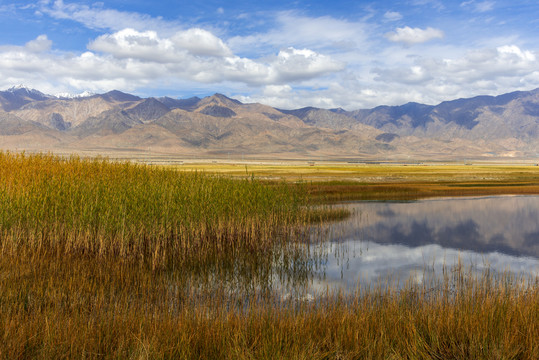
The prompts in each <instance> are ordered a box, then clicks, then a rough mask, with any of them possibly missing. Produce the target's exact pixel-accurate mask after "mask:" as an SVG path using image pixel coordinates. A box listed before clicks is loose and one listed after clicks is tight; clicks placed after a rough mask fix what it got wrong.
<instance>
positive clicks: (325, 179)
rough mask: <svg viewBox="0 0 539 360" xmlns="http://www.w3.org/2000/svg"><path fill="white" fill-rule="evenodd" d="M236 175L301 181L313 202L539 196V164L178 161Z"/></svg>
mask: <svg viewBox="0 0 539 360" xmlns="http://www.w3.org/2000/svg"><path fill="white" fill-rule="evenodd" d="M172 166H173V167H175V168H177V169H180V170H184V171H193V170H197V171H204V172H207V173H212V174H222V175H228V176H234V177H245V176H246V174H248V175H249V176H252V175H254V176H256V177H257V178H259V179H265V180H267V181H269V182H272V181H276V180H277V181H282V180H286V181H292V182H293V181H301V182H303V183H304V184H305V186H306V187H307V189H308V192H309V195H310V198H311V200H318V201H322V202H327V201H347V200H416V199H421V198H428V197H438V196H478V195H531V194H539V167H538V166H535V164H531V163H530V164H517V165H510V164H488V163H485V164H477V165H464V164H457V163H449V164H415V165H414V164H381V165H380V164H350V163H343V162H341V163H324V162H321V163H311V164H310V165H309V164H307V163H301V162H281V163H275V162H268V163H260V162H259V163H244V164H240V163H236V164H234V163H226V162H220V163H217V162H205V163H185V164H183V165H172Z"/></svg>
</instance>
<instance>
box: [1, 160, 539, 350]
mask: <svg viewBox="0 0 539 360" xmlns="http://www.w3.org/2000/svg"><path fill="white" fill-rule="evenodd" d="M309 192H310V190H309V188H308V186H305V184H302V183H299V184H296V183H292V182H282V181H279V182H272V183H267V182H265V181H261V180H258V179H257V178H256V177H246V178H244V179H232V178H230V177H225V176H222V175H221V176H220V175H211V174H207V173H202V172H189V171H188V172H178V171H176V170H174V169H170V168H169V169H167V168H158V167H151V166H145V165H134V164H130V163H112V162H109V161H107V160H104V159H94V160H83V159H80V158H76V157H72V158H68V159H66V158H57V157H54V156H49V155H32V156H27V155H24V154H19V155H15V154H11V153H0V357H2V358H6V359H8V358H9V359H16V358H49V359H59V358H83V357H84V358H157V359H160V358H163V359H167V358H168V359H176V358H185V359H193V358H212V359H213V358H216V359H218V358H224V359H237V358H245V359H247V358H256V359H264V358H273V359H280V358H298V359H299V358H522V359H534V358H537V357H539V340H538V336H537V334H538V333H539V280H538V279H537V278H530V277H523V276H519V275H514V274H511V273H503V274H493V273H484V274H481V275H480V276H475V275H473V274H471V273H470V272H469V271H468V270H467V269H466V267H465V266H463V265H462V264H460V265H458V266H457V267H454V268H448V269H445V270H444V274H443V276H442V277H438V278H435V279H432V280H431V281H424V282H422V283H421V284H417V283H415V282H410V283H408V285H407V286H405V287H402V288H394V287H392V286H384V284H382V283H379V284H371V285H369V287H368V288H367V289H366V288H364V287H358V289H357V290H356V291H353V292H350V293H346V294H344V293H338V292H332V291H329V290H328V291H327V292H326V293H325V294H323V295H320V296H318V297H316V298H314V299H306V298H302V297H285V296H283V293H282V292H281V291H280V289H279V288H277V287H276V286H275V284H276V279H280V281H281V283H282V282H288V283H289V284H291V286H293V287H296V286H301V284H304V283H306V282H309V281H311V276H312V268H313V266H316V259H315V260H314V261H313V259H312V258H310V257H309V256H308V254H309V252H308V251H305V249H308V247H309V245H310V242H312V241H323V239H317V238H316V237H314V238H313V236H312V231H313V228H317V227H319V229H321V228H322V227H323V225H322V224H323V223H324V222H325V221H326V220H328V219H335V218H340V217H343V216H346V213H343V212H342V211H339V210H336V209H327V208H321V209H320V208H318V207H316V208H314V207H313V206H312V205H313V203H314V202H313V201H312V198H311V195H310V194H309ZM316 203H318V202H316ZM319 233H320V234H323V231H319Z"/></svg>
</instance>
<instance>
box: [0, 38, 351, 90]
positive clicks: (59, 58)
mask: <svg viewBox="0 0 539 360" xmlns="http://www.w3.org/2000/svg"><path fill="white" fill-rule="evenodd" d="M50 46H51V41H50V40H48V38H47V37H46V36H45V35H41V36H39V37H38V38H37V39H35V40H32V41H30V42H28V43H27V44H26V45H25V46H8V47H5V46H4V47H0V78H1V79H3V81H0V84H1V83H2V82H7V81H9V82H11V83H13V82H16V83H25V84H29V85H32V84H42V83H43V82H44V79H51V80H50V83H55V84H58V85H59V88H57V89H55V90H54V92H59V91H71V90H92V91H94V92H98V91H107V90H110V89H112V88H118V89H122V90H133V89H137V88H140V87H147V86H150V87H153V86H155V87H158V86H160V84H163V83H174V84H181V83H182V82H195V83H206V84H213V86H215V84H218V83H223V82H229V83H230V82H232V83H237V84H239V85H240V86H265V85H283V84H288V83H301V82H304V81H309V80H312V79H314V78H318V77H321V76H325V75H328V74H331V73H334V72H337V71H340V70H341V69H343V67H344V64H343V63H341V62H338V61H335V60H334V59H332V58H331V57H329V56H326V55H323V54H320V53H317V52H315V51H312V50H309V49H295V48H287V49H284V50H281V51H280V52H279V53H277V54H275V55H273V56H271V57H267V58H265V59H249V58H245V57H239V56H236V55H234V54H232V52H231V51H230V50H229V49H228V48H227V47H226V45H225V44H224V43H223V41H222V40H220V39H219V38H217V37H215V36H214V35H213V34H211V33H209V32H207V31H204V30H201V29H197V28H195V29H190V30H187V31H182V32H178V33H176V34H174V35H173V36H171V37H169V38H167V37H160V36H159V35H158V34H157V33H156V32H154V31H144V32H140V31H136V30H133V29H123V30H121V31H118V32H115V33H112V34H107V35H102V36H99V37H98V38H96V39H95V40H94V41H92V42H91V43H90V44H89V45H88V48H89V50H90V51H86V52H84V53H82V54H80V55H76V54H71V53H63V52H59V51H47V50H49V49H50ZM5 85H6V86H8V85H9V83H7V84H5ZM41 86H42V85H41ZM49 87H50V85H49ZM40 88H42V87H40ZM46 88H47V87H45V88H44V89H45V90H46ZM73 88H74V89H73Z"/></svg>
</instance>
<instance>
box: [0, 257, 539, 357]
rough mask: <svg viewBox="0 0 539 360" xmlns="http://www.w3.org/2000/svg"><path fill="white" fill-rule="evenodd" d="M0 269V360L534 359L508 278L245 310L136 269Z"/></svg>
mask: <svg viewBox="0 0 539 360" xmlns="http://www.w3.org/2000/svg"><path fill="white" fill-rule="evenodd" d="M96 265H97V266H96ZM0 266H1V270H2V277H1V278H0V287H1V289H2V292H1V294H0V345H1V346H0V358H4V359H25V358H43V359H62V358H95V359H113V358H116V359H118V358H121V359H129V358H137V359H139V358H142V359H285V358H286V359H362V358H364V359H388V358H389V359H409V358H413V359H416V358H417V359H419V358H423V359H537V358H538V356H539V337H538V334H539V290H538V289H539V284H538V283H537V280H536V281H535V282H533V280H530V279H522V278H519V277H516V276H513V275H509V274H501V275H495V274H487V275H485V276H483V277H481V276H479V277H471V276H468V275H467V273H466V272H455V271H450V272H448V276H446V277H445V278H444V277H442V278H440V279H439V280H438V282H437V283H436V284H434V286H433V283H432V282H429V283H426V284H425V285H423V284H422V285H413V284H410V286H408V287H404V288H403V289H400V290H398V289H396V288H391V287H389V288H388V287H385V286H383V285H384V284H381V285H380V284H379V285H373V286H372V287H371V288H370V289H369V290H363V291H362V292H359V291H358V292H356V293H353V294H337V293H333V294H323V295H321V296H320V297H317V298H315V299H314V301H303V300H293V299H291V300H282V299H281V298H279V297H278V296H274V297H263V298H260V299H259V301H249V300H248V299H247V298H246V297H243V296H240V295H237V294H229V293H227V292H226V291H225V290H224V289H219V288H215V289H212V291H208V292H207V293H204V294H201V293H197V292H194V291H192V290H190V289H189V288H188V287H182V284H183V283H184V282H185V281H186V279H185V276H184V275H182V274H179V273H178V272H175V273H167V272H163V271H158V272H155V271H144V270H143V269H141V268H140V267H139V266H136V265H133V264H130V265H128V264H125V263H118V262H110V261H106V262H102V263H100V264H95V260H94V261H90V259H86V260H83V261H79V262H73V261H69V260H67V259H66V260H59V259H56V258H55V260H54V261H47V259H40V261H38V262H37V263H36V262H31V261H29V260H25V259H21V258H18V259H17V261H13V259H9V258H8V259H6V258H5V257H4V258H2V261H1V264H0Z"/></svg>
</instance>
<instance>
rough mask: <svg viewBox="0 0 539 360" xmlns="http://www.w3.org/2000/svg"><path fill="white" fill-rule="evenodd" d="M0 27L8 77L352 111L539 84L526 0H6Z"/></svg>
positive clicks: (0, 2)
mask: <svg viewBox="0 0 539 360" xmlns="http://www.w3.org/2000/svg"><path fill="white" fill-rule="evenodd" d="M0 31H1V33H2V34H3V35H2V36H1V37H0V89H6V88H9V87H11V86H13V85H17V84H24V85H26V86H29V87H33V88H36V89H39V90H41V91H43V92H46V93H50V94H55V93H60V92H71V93H80V92H83V91H92V92H97V93H101V92H106V91H109V90H112V89H117V90H121V91H125V92H129V93H133V94H137V95H140V96H144V97H146V96H164V95H167V96H171V97H180V98H184V97H189V96H193V95H197V96H204V95H209V94H213V93H215V92H220V93H224V94H226V95H228V96H231V97H235V98H237V99H239V100H241V101H244V102H262V103H265V104H269V105H273V106H276V107H281V108H299V107H303V106H318V107H324V108H333V107H343V108H345V109H347V110H352V109H358V108H370V107H374V106H377V105H382V104H387V105H399V104H404V103H406V102H410V101H415V102H421V103H428V104H437V103H439V102H441V101H444V100H450V99H455V98H460V97H471V96H476V95H483V94H488V95H497V94H502V93H506V92H510V91H515V90H531V89H534V88H537V87H539V5H537V3H536V1H531V0H530V1H527V0H523V1H520V0H513V1H507V0H464V1H441V0H403V1H338V0H336V1H331V2H330V1H304V0H299V1H286V2H279V1H233V0H231V1H226V2H224V1H213V0H211V1H167V0H162V1H157V2H153V1H152V2H150V1H143V0H130V1H121V0H115V1H100V2H96V1H77V0H63V1H62V0H57V1H53V0H42V1H35V2H28V1H9V0H7V1H4V0H0Z"/></svg>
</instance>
